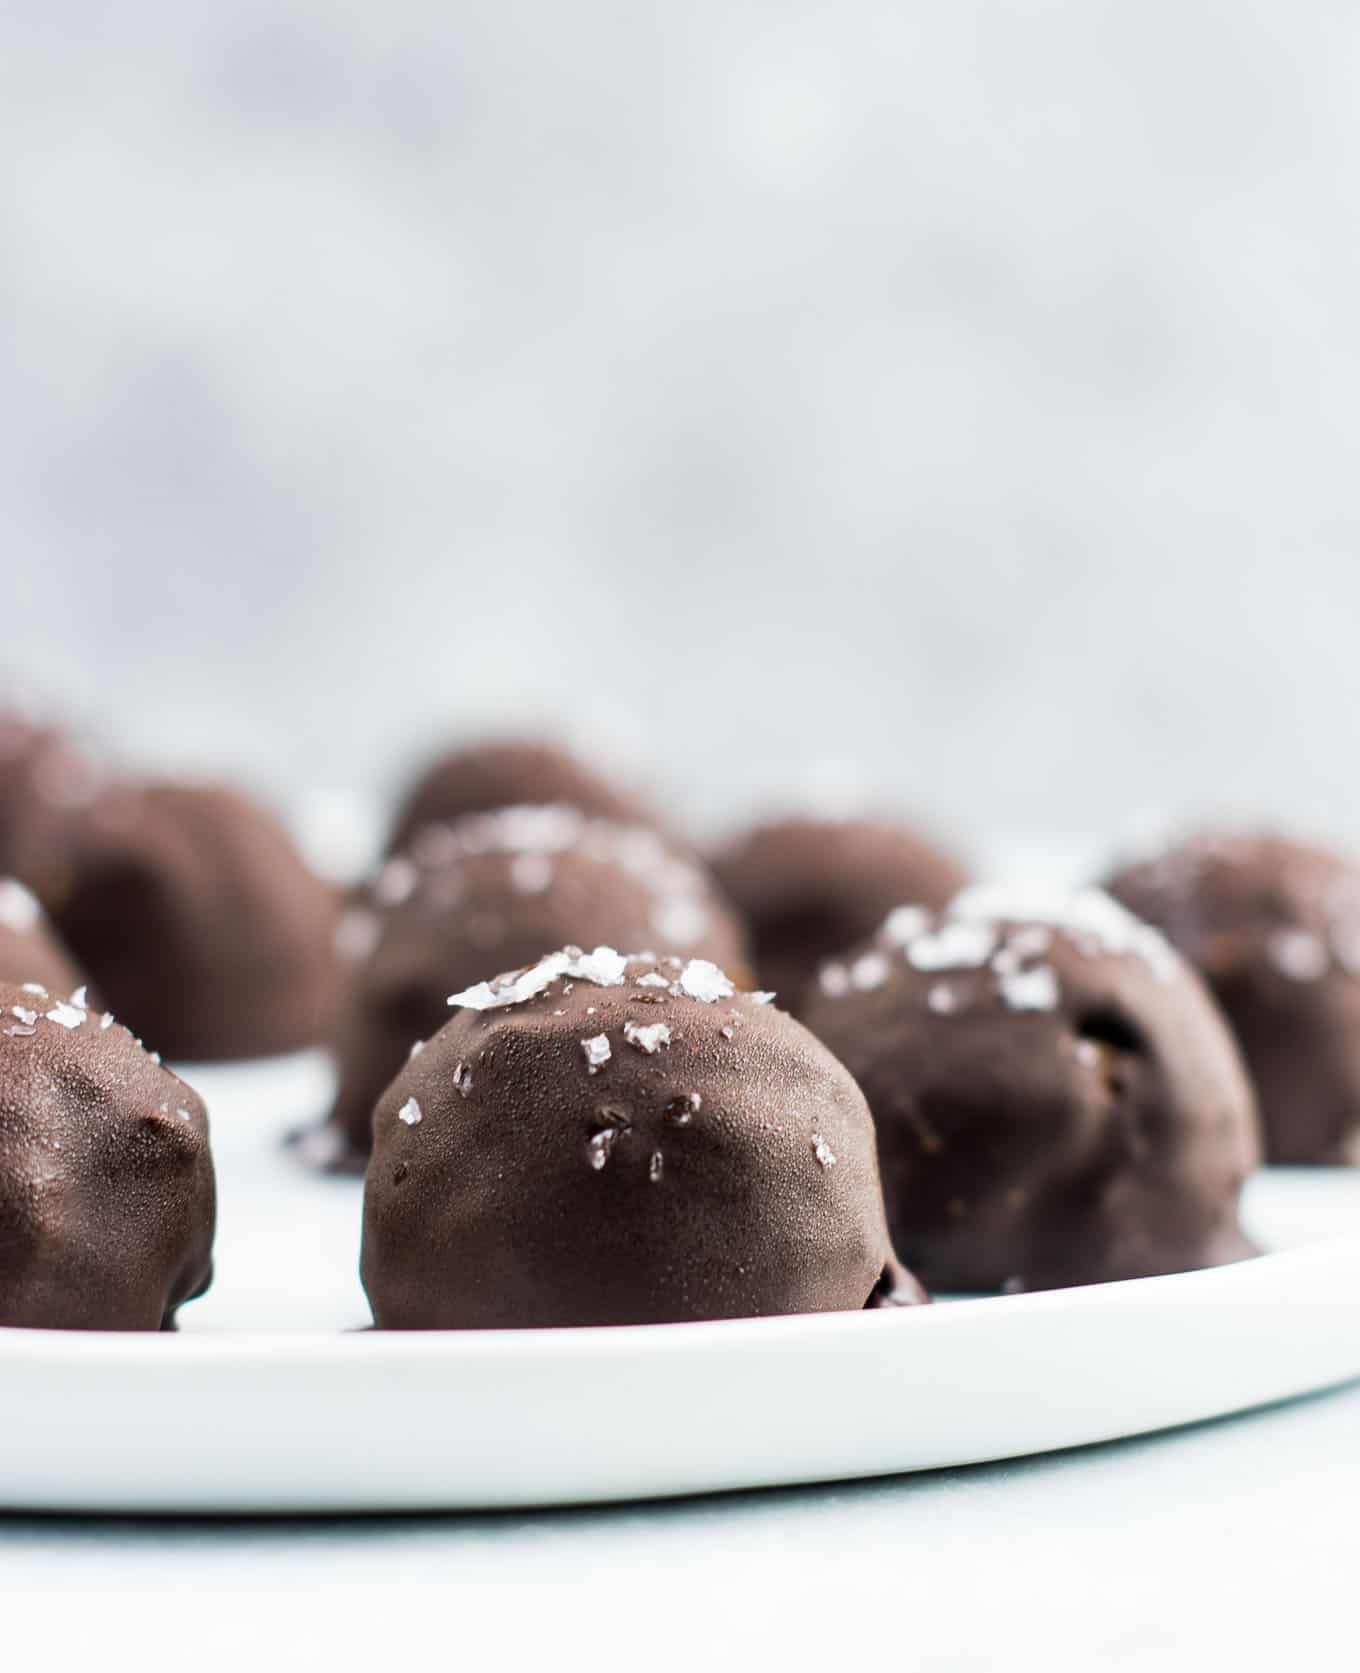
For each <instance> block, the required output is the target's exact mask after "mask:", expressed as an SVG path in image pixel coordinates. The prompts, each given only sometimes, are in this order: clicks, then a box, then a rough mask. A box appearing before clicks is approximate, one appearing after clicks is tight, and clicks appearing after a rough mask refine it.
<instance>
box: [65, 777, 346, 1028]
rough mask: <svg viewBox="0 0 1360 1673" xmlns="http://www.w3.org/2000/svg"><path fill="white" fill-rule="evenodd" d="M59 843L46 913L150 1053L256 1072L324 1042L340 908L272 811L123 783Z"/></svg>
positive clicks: (68, 827) (77, 814)
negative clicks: (255, 1062)
mask: <svg viewBox="0 0 1360 1673" xmlns="http://www.w3.org/2000/svg"><path fill="white" fill-rule="evenodd" d="M59 829H60V836H61V853H62V858H63V868H62V873H61V876H60V881H59V883H57V882H56V881H52V882H51V884H50V887H49V892H48V894H47V900H46V904H47V906H48V909H49V911H50V912H51V915H52V918H53V921H54V923H55V924H56V927H57V929H58V931H59V933H60V934H61V936H62V938H63V940H64V941H65V942H66V943H67V944H68V945H69V946H70V948H71V950H72V952H73V954H74V955H75V957H76V958H77V959H78V960H79V961H80V963H81V964H82V966H83V967H84V968H85V969H86V970H87V971H88V973H89V976H90V979H91V980H92V981H93V982H94V984H95V985H96V987H97V988H98V989H99V992H100V994H101V996H102V998H103V1001H104V1003H105V1004H107V1005H108V1006H109V1008H110V1009H111V1010H113V1011H114V1012H115V1013H116V1014H117V1015H118V1017H119V1019H120V1020H121V1021H123V1022H126V1023H127V1025H128V1026H129V1027H130V1028H131V1029H132V1030H133V1032H134V1033H136V1034H138V1035H140V1036H141V1037H142V1038H143V1039H144V1040H145V1041H146V1042H147V1044H148V1045H149V1046H151V1047H153V1048H154V1049H155V1050H156V1051H158V1052H161V1053H163V1054H164V1055H165V1056H167V1057H174V1058H178V1059H180V1060H203V1059H214V1058H241V1057H261V1056H270V1055H273V1054H276V1053H279V1052H287V1051H294V1050H297V1049H299V1048H300V1047H303V1046H309V1045H316V1044H318V1043H320V1041H322V1040H323V1039H325V1038H326V1037H327V1036H328V1035H329V1033H330V1030H331V1028H332V1026H333V1022H334V1007H335V1003H336V998H337V992H338V964H337V959H336V954H335V950H334V937H335V927H336V924H337V922H338V919H339V915H340V909H341V897H340V895H339V892H338V891H337V890H336V889H334V888H333V887H332V886H331V885H330V884H328V883H326V882H324V881H322V880H321V879H320V878H319V877H317V876H316V875H315V874H314V873H313V872H312V871H311V870H310V869H309V867H308V866H307V864H306V863H305V861H304V860H303V858H302V856H301V854H300V853H299V852H298V850H297V848H296V846H295V845H294V843H293V841H292V839H291V837H290V836H289V835H288V833H287V831H286V830H285V829H284V827H283V825H282V824H281V823H280V822H279V821H278V820H277V819H276V818H275V817H274V816H273V814H271V813H270V812H269V811H268V810H267V809H265V808H264V807H262V806H260V805H259V804H258V803H256V802H254V801H252V800H251V799H250V798H249V797H248V796H246V795H245V794H243V793H242V792H241V791H239V790H235V789H232V788H229V787H226V786H221V785H204V784H191V783H179V782H175V783H170V782H166V783H162V782H149V781H138V780H116V781H113V782H111V783H109V784H108V785H106V786H105V787H104V788H103V789H101V790H100V791H99V792H98V793H97V794H96V795H95V797H94V798H93V800H92V801H90V802H89V803H88V805H86V806H83V807H81V808H79V809H77V810H75V811H73V812H72V813H71V814H70V815H68V817H67V818H66V819H65V820H64V821H62V823H61V825H60V827H59Z"/></svg>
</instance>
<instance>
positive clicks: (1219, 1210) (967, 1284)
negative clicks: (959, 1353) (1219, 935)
mask: <svg viewBox="0 0 1360 1673" xmlns="http://www.w3.org/2000/svg"><path fill="white" fill-rule="evenodd" d="M807 1021H808V1025H809V1026H810V1027H811V1028H812V1029H814V1030H815V1031H816V1032H817V1033H818V1034H819V1035H820V1037H821V1038H822V1039H823V1040H824V1041H825V1042H826V1044H827V1045H828V1046H829V1047H830V1048H831V1050H832V1051H833V1052H835V1053H836V1055H837V1056H838V1057H839V1058H840V1059H841V1061H842V1062H843V1063H844V1064H845V1065H846V1067H847V1068H848V1069H849V1070H850V1072H851V1074H853V1075H854V1076H855V1078H856V1079H857V1080H858V1082H859V1084H860V1086H861V1087H862V1088H863V1089H864V1094H865V1096H866V1098H867V1099H868V1101H869V1107H870V1108H871V1109H872V1111H873V1113H874V1120H875V1123H876V1125H877V1127H878V1145H879V1156H880V1162H881V1166H882V1169H883V1185H884V1191H885V1194H886V1197H887V1203H888V1220H889V1225H890V1226H891V1228H892V1232H893V1239H894V1242H895V1244H896V1246H897V1248H898V1250H899V1252H900V1253H901V1255H902V1258H903V1259H904V1260H905V1261H907V1263H908V1264H909V1265H910V1266H911V1267H912V1268H913V1270H915V1271H917V1272H919V1273H920V1275H921V1277H922V1278H923V1280H924V1281H925V1282H926V1283H927V1284H929V1285H930V1286H931V1287H932V1288H938V1289H944V1290H965V1291H972V1290H998V1289H1000V1290H1020V1289H1025V1290H1039V1289H1052V1288H1056V1287H1060V1286H1063V1285H1069V1284H1094V1283H1103V1282H1106V1281H1108V1280H1111V1279H1117V1278H1142V1277H1148V1276H1152V1275H1154V1274H1157V1273H1166V1272H1179V1271H1185V1270H1189V1269H1191V1268H1195V1267H1204V1266H1213V1265H1216V1264H1218V1263H1220V1262H1223V1261H1231V1260H1236V1259H1238V1258H1240V1257H1242V1256H1244V1255H1247V1254H1250V1253H1251V1252H1252V1250H1251V1248H1250V1245H1249V1244H1248V1242H1247V1240H1246V1238H1245V1237H1244V1236H1243V1233H1242V1230H1241V1227H1240V1225H1239V1222H1238V1200H1239V1196H1240V1193H1241V1189H1242V1185H1243V1182H1244V1180H1245V1179H1246V1177H1247V1175H1248V1174H1249V1173H1250V1172H1251V1170H1252V1169H1253V1168H1254V1167H1255V1166H1256V1165H1257V1162H1258V1160H1259V1144H1260V1141H1259V1135H1258V1131H1257V1121H1256V1112H1255V1108H1254V1105H1253V1101H1252V1095H1251V1088H1250V1085H1249V1083H1248V1081H1247V1077H1246V1072H1245V1070H1244V1068H1243V1066H1242V1062H1241V1059H1240V1058H1239V1056H1238V1053H1237V1050H1236V1048H1235V1047H1234V1045H1233V1042H1232V1038H1231V1036H1230V1035H1229V1033H1228V1031H1227V1029H1226V1028H1225V1026H1224V1024H1223V1021H1222V1019H1221V1017H1220V1016H1219V1014H1218V1012H1217V1011H1216V1010H1215V1008H1214V1005H1213V1002H1212V1000H1211V999H1210V998H1209V995H1208V994H1207V993H1206V992H1205V990H1204V988H1203V986H1202V984H1201V983H1200V982H1199V980H1198V979H1197V977H1196V976H1195V975H1194V973H1193V972H1192V971H1191V970H1190V968H1189V967H1188V966H1187V965H1186V964H1185V963H1184V961H1183V960H1182V959H1180V958H1179V957H1178V956H1177V955H1176V953H1175V952H1174V951H1173V950H1172V949H1171V948H1170V947H1169V946H1168V945H1167V943H1166V942H1165V941H1163V940H1162V938H1161V937H1160V936H1159V935H1158V934H1157V932H1156V931H1155V930H1152V929H1149V928H1148V927H1147V926H1146V925H1144V924H1140V923H1139V922H1138V921H1137V920H1136V919H1134V918H1132V917H1131V916H1130V915H1129V914H1128V913H1126V912H1125V911H1123V909H1122V908H1121V907H1119V906H1118V905H1116V904H1115V902H1113V901H1112V900H1110V899H1109V898H1108V896H1105V895H1102V894H1100V893H1098V892H1096V891H1094V890H1093V891H1088V892H1086V893H1083V894H1079V895H1076V896H1074V897H1071V898H1069V899H1066V900H1064V901H1062V902H1060V903H1056V904H1049V903H1037V902H1033V901H1026V900H1025V899H1023V898H1022V897H1016V896H1012V895H1008V894H1007V893H1006V892H1005V891H999V890H992V889H972V890H968V891H965V893H964V894H963V895H962V896H960V897H959V898H958V899H957V900H956V901H955V902H954V903H953V904H952V906H951V907H950V908H949V909H948V910H947V911H945V912H944V913H942V914H934V913H929V912H926V911H923V910H921V909H919V908H910V907H909V908H903V909H901V910H899V911H897V912H894V913H893V914H892V915H891V916H890V917H889V918H888V920H887V921H886V923H885V924H884V926H883V928H882V929H881V930H880V932H879V934H878V935H877V936H875V937H874V938H873V939H872V940H870V941H869V942H867V943H865V944H864V945H862V946H861V947H860V948H859V949H857V950H856V951H855V952H854V953H853V954H851V955H850V956H849V957H848V958H846V959H844V960H842V961H837V962H835V963H832V964H828V965H826V966H824V968H823V969H822V971H821V974H820V977H819V980H818V984H817V992H816V998H815V1000H814V1001H812V1002H810V1003H809V1006H808V1011H807Z"/></svg>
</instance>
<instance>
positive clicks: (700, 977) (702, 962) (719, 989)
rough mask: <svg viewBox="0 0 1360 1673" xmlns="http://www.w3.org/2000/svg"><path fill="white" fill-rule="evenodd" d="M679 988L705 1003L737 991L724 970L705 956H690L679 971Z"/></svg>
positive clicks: (726, 997)
mask: <svg viewBox="0 0 1360 1673" xmlns="http://www.w3.org/2000/svg"><path fill="white" fill-rule="evenodd" d="M680 990H681V992H682V993H687V994H688V995H689V997H690V998H691V999H698V1000H702V1002H703V1003H704V1004H705V1005H715V1004H716V1003H717V1002H718V1000H720V999H730V998H731V997H732V995H733V994H734V993H735V992H736V991H737V990H736V988H735V987H733V985H732V983H731V981H730V980H729V979H728V977H727V976H726V975H725V974H724V972H723V971H721V970H720V969H719V968H718V966H717V965H716V964H713V963H711V962H710V961H709V960H708V959H706V958H692V959H691V960H690V961H689V963H688V964H687V965H686V966H685V968H684V969H683V970H682V971H681V972H680Z"/></svg>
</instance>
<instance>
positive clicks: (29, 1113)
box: [0, 982, 215, 1330]
mask: <svg viewBox="0 0 1360 1673" xmlns="http://www.w3.org/2000/svg"><path fill="white" fill-rule="evenodd" d="M214 1214H215V1190H214V1183H213V1167H212V1158H211V1155H210V1153H209V1149H208V1118H207V1113H206V1111H205V1110H204V1108H203V1103H202V1100H201V1099H200V1098H199V1097H198V1094H197V1093H196V1092H194V1091H193V1089H192V1088H191V1087H189V1086H186V1085H185V1083H184V1082H183V1081H182V1080H180V1079H179V1078H178V1076H176V1075H173V1074H171V1073H170V1071H169V1070H168V1069H164V1068H162V1067H161V1066H160V1064H159V1063H158V1062H157V1061H156V1060H155V1059H154V1058H153V1057H151V1056H149V1055H148V1054H147V1052H146V1051H144V1050H143V1048H142V1047H141V1045H140V1044H139V1043H138V1042H137V1041H136V1040H134V1039H133V1037H132V1035H131V1034H129V1033H128V1031H127V1029H126V1028H123V1027H122V1026H121V1025H120V1024H118V1023H116V1022H115V1021H114V1020H113V1018H112V1017H111V1016H109V1015H108V1014H107V1013H106V1012H105V1013H101V1012H99V1011H97V1010H93V1009H91V1008H90V1007H89V1006H88V1005H87V1004H86V1002H85V993H84V990H83V989H77V991H76V992H75V993H74V994H72V995H70V996H66V997H59V996H58V995H57V994H55V993H48V992H46V991H44V990H43V989H42V988H41V987H40V986H38V985H37V984H36V983H27V984H24V985H19V984H16V983H10V982H6V983H2V984H0V1248H2V1249H3V1258H0V1324H3V1325H11V1326H13V1325H19V1326H26V1327H28V1328H31V1329H67V1330H161V1329H164V1328H167V1327H169V1326H170V1325H171V1324H172V1322H173V1319H174V1314H175V1309H176V1308H177V1307H178V1306H179V1305H180V1303H181V1302H184V1301H188V1300H191V1299H192V1298H193V1297H194V1296H196V1295H200V1294H202V1292H203V1291H204V1290H205V1289H206V1288H207V1287H208V1282H209V1280H210V1278H211V1276H212V1240H213V1224H214Z"/></svg>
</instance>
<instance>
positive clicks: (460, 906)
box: [332, 806, 747, 1163]
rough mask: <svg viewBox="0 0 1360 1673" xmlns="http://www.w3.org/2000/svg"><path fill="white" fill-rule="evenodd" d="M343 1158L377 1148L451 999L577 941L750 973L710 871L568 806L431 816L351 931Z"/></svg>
mask: <svg viewBox="0 0 1360 1673" xmlns="http://www.w3.org/2000/svg"><path fill="white" fill-rule="evenodd" d="M340 943H341V947H342V950H343V951H346V952H348V954H349V957H350V981H349V991H348V997H347V1001H346V1004H345V1006H344V1009H343V1012H342V1015H341V1019H340V1025H339V1029H338V1032H337V1038H336V1051H337V1056H338V1059H339V1064H340V1089H339V1094H338V1097H337V1100H336V1105H335V1109H334V1111H333V1114H332V1129H333V1132H334V1134H335V1136H336V1138H337V1139H338V1140H340V1141H343V1145H344V1153H343V1154H342V1155H341V1156H340V1157H339V1158H338V1159H339V1160H340V1161H341V1163H343V1162H344V1161H345V1159H346V1157H349V1158H355V1157H358V1158H362V1157H363V1156H365V1155H367V1153H368V1149H369V1142H370V1126H371V1121H372V1115H373V1108H374V1105H375V1104H376V1103H377V1101H378V1099H379V1097H380V1096H381V1095H382V1093H383V1092H384V1090H385V1089H386V1087H387V1084H388V1082H389V1081H390V1080H391V1079H392V1077H393V1076H394V1075H395V1074H396V1072H397V1071H398V1069H400V1068H401V1066H402V1064H403V1063H404V1062H405V1061H406V1059H407V1057H408V1056H409V1055H410V1052H411V1050H412V1047H413V1046H415V1045H416V1044H417V1043H418V1042H420V1041H423V1040H425V1039H426V1038H427V1037H428V1036H429V1035H431V1034H432V1033H434V1031H435V1030H436V1029H437V1028H439V1027H440V1026H441V1025H442V1024H443V1023H444V1022H446V1021H447V1020H448V1014H449V1010H448V998H449V995H450V994H451V993H453V992H455V991H456V990H458V989H462V988H467V987H470V986H471V985H473V984H474V983H476V982H478V981H482V980H485V979H486V978H487V977H489V976H493V975H495V974H496V973H497V972H498V971H503V970H513V969H516V968H518V967H520V966H525V965H531V964H533V963H534V962H535V961H536V960H537V959H538V958H540V957H541V956H542V954H543V953H544V952H545V951H547V950H549V949H551V948H554V947H561V946H565V945H568V944H572V943H574V944H575V945H577V946H580V947H585V948H590V947H595V946H597V945H600V944H602V943H603V944H607V945H609V946H613V947H621V948H629V949H634V950H639V951H641V950H659V951H661V952H666V953H678V954H683V955H685V956H686V957H697V958H705V959H710V960H712V961H713V962H714V963H717V964H720V965H722V966H724V967H725V968H728V969H731V970H732V971H733V972H734V973H736V974H737V975H738V977H739V978H744V974H745V972H746V969H747V958H746V944H745V935H744V933H743V930H742V927H741V925H740V923H739V922H738V920H737V918H736V916H735V915H734V913H733V912H732V910H731V909H730V907H729V906H728V905H727V903H726V901H725V900H724V899H723V898H722V895H721V893H720V892H719V890H718V889H717V887H716V885H715V884H714V882H713V880H712V879H711V877H710V876H709V875H708V874H707V872H706V871H705V870H704V868H703V866H702V865H701V864H699V863H698V862H697V861H696V860H694V859H693V858H692V857H691V856H689V855H688V854H687V853H684V852H681V851H679V850H677V849H676V848H674V847H673V846H672V845H671V844H670V843H669V842H668V841H667V840H666V839H665V838H664V837H662V836H661V835H659V834H658V833H657V832H656V831H654V830H651V829H649V828H647V827H645V826H639V825H620V824H615V823H613V822H612V821H609V820H605V819H596V818H591V817H588V816H587V815H586V814H585V813H584V812H582V811H581V810H580V809H579V808H573V807H565V806H547V807H511V808H502V809H500V810H499V811H497V812H493V813H482V814H471V815H469V816H467V817H465V818H462V819H459V820H455V821H454V822H453V823H451V824H424V825H422V826H421V827H419V828H418V830H417V831H416V833H415V834H414V835H413V837H412V838H411V841H410V844H409V847H408V849H407V851H406V852H404V853H402V854H398V855H396V856H394V857H393V858H391V859H389V860H388V861H387V863H386V864H385V865H384V866H383V867H382V869H381V870H380V871H379V873H378V875H377V877H376V879H375V881H374V882H373V884H372V886H371V888H370V889H369V890H368V891H367V894H366V898H365V899H364V901H363V902H362V903H361V904H357V905H356V906H354V907H352V908H351V910H350V911H349V912H348V913H347V914H346V917H345V920H344V922H343V924H342V926H341V931H340Z"/></svg>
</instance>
